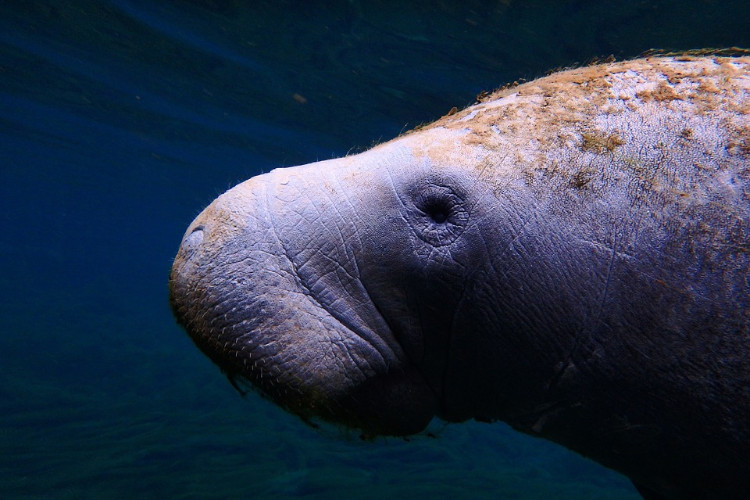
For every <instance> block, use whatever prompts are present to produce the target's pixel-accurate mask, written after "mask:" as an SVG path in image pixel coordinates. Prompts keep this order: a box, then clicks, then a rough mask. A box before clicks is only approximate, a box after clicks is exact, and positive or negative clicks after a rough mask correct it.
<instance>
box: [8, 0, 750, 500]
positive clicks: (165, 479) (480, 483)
mask: <svg viewBox="0 0 750 500" xmlns="http://www.w3.org/2000/svg"><path fill="white" fill-rule="evenodd" d="M247 4H249V2H248V3H247ZM245 5H246V2H241V1H239V0H237V1H231V0H202V1H201V0H192V1H187V0H186V1H181V2H178V1H173V2H167V1H163V2H151V1H126V0H112V1H104V0H100V1H97V0H90V1H86V0H72V1H68V2H53V1H47V2H44V1H33V2H32V1H28V2H25V1H17V0H8V1H6V2H3V3H2V5H0V203H2V210H0V221H2V231H1V232H0V234H1V235H2V237H0V269H1V270H2V272H1V273H0V320H1V321H2V325H3V328H2V333H1V334H0V366H2V369H1V370H0V496H2V498H71V499H73V498H76V499H78V498H321V499H322V498H337V497H340V498H373V499H374V498H389V497H390V498H403V497H408V496H415V497H417V496H418V497H420V498H427V497H428V496H429V497H431V498H472V499H475V498H515V499H536V498H544V499H548V498H570V499H585V498H590V499H594V498H601V499H605V498H606V499H633V498H638V496H637V494H636V493H635V491H634V489H633V488H632V487H631V486H630V484H629V483H628V481H627V480H626V479H625V478H623V477H622V476H620V475H618V474H616V473H614V472H611V471H608V470H606V469H604V468H602V467H601V466H599V465H597V464H594V463H592V462H590V461H587V460H585V459H584V458H582V457H580V456H577V455H575V454H573V453H571V452H568V451H566V450H564V449H562V448H560V447H558V446H555V445H552V444H550V443H546V442H543V441H540V440H536V439H533V438H530V437H527V436H523V435H520V434H518V433H515V432H513V431H512V430H509V429H508V428H507V427H505V426H504V425H503V424H492V425H488V424H479V423H473V422H470V423H466V424H460V425H450V426H443V425H441V424H440V423H436V424H435V427H434V429H433V431H434V433H435V434H437V437H436V438H431V437H426V436H420V437H416V438H414V439H412V440H409V441H404V440H396V439H393V440H380V441H375V442H362V441H360V440H359V439H357V437H356V436H355V435H347V434H346V433H341V432H338V431H335V430H331V429H324V430H315V429H312V428H310V427H308V426H306V425H304V424H302V423H301V422H300V421H299V420H297V419H296V418H294V417H292V416H290V415H287V414H285V413H283V412H282V411H281V410H279V409H277V408H276V407H274V406H272V405H270V404H269V403H267V402H265V401H263V400H262V399H260V398H259V397H256V396H254V395H252V394H251V395H248V396H247V397H244V398H243V397H240V396H239V395H238V394H237V393H236V392H235V391H234V389H232V387H231V386H230V385H229V384H228V383H227V381H226V380H224V378H223V377H222V375H221V374H220V373H219V371H218V369H216V368H215V367H214V366H213V365H212V364H211V363H210V362H209V361H208V360H207V359H206V358H205V357H203V356H202V355H201V354H200V353H199V352H198V350H197V349H196V348H195V347H194V346H193V345H192V344H191V343H190V341H189V340H188V338H187V336H186V335H185V334H184V333H183V332H182V331H181V330H180V329H179V328H178V327H177V326H176V324H175V323H174V320H173V319H172V317H171V313H170V311H169V306H168V302H167V287H166V280H167V274H168V271H169V267H170V264H171V259H172V257H173V255H174V253H175V252H176V250H177V245H178V243H179V241H180V238H181V236H182V233H183V231H184V230H185V228H186V227H187V224H188V223H189V222H190V221H191V220H192V218H193V217H194V216H195V215H197V213H198V212H199V211H200V210H201V209H202V208H203V207H204V206H205V205H206V204H208V203H209V202H210V201H211V200H212V199H213V198H214V197H215V196H216V195H218V194H219V193H221V192H222V191H224V190H225V189H227V188H229V187H230V186H232V185H233V184H235V183H237V182H239V181H242V180H244V179H245V178H247V177H250V176H252V175H255V174H258V173H260V172H263V171H268V170H270V169H271V168H274V167H277V166H287V165H294V164H299V163H306V162H310V161H314V160H318V159H326V158H331V157H334V156H340V155H343V154H346V153H347V152H352V151H355V152H356V151H359V150H362V149H366V148H367V147H369V146H370V145H372V144H373V143H375V142H379V141H383V140H387V139H390V138H392V137H394V136H396V135H398V134H399V133H400V132H401V131H403V130H405V129H409V128H411V127H413V126H415V125H418V124H419V123H422V122H428V121H431V120H433V119H435V118H437V117H439V116H441V115H442V114H444V113H445V112H446V111H448V110H449V109H450V108H451V107H453V106H464V105H467V104H470V103H471V102H472V101H473V98H474V96H475V95H476V94H477V93H479V92H480V91H482V90H488V89H492V88H494V87H498V86H500V85H502V84H503V83H506V82H510V81H514V80H517V79H521V78H526V79H531V78H533V77H536V76H540V75H543V74H544V73H545V72H546V71H547V70H550V69H553V68H556V67H564V66H568V65H572V64H575V63H584V62H586V61H589V60H591V59H592V58H594V57H606V56H608V55H610V54H612V55H614V56H615V57H617V58H627V57H632V56H635V55H637V54H639V53H641V52H642V51H644V50H647V49H649V48H663V49H690V48H697V47H726V46H744V47H748V46H750V29H749V28H750V7H748V2H746V1H744V0H743V1H740V0H736V1H723V2H719V1H713V0H700V1H698V0H689V1H677V0H675V1H651V2H649V1H639V2H585V1H572V0H569V1H565V0H561V1H557V2H543V1H525V2H520V1H519V2H516V1H513V0H505V1H499V2H478V1H475V2H473V1H465V2H364V1H354V0H353V1H349V2H334V3H332V2H292V1H279V2H270V1H269V2H254V3H252V7H248V6H245Z"/></svg>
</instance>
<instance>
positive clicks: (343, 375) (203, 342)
mask: <svg viewBox="0 0 750 500" xmlns="http://www.w3.org/2000/svg"><path fill="white" fill-rule="evenodd" d="M269 175H272V174H269ZM263 177H265V176H263ZM263 181H264V179H263V178H255V179H253V180H252V182H250V181H248V182H246V183H243V184H241V185H239V186H237V187H235V188H233V189H232V190H230V191H228V192H227V193H225V194H224V195H222V196H220V197H219V198H218V199H217V200H216V201H214V203H212V204H211V205H210V206H209V207H208V208H207V209H206V210H204V212H203V213H201V214H200V215H199V216H198V217H197V218H196V220H195V221H194V222H193V223H192V224H191V226H190V227H189V228H188V232H187V233H186V236H185V237H184V239H183V242H182V244H181V246H180V249H179V251H178V254H177V257H176V258H175V262H174V265H173V268H172V272H171V275H170V302H171V306H172V310H173V312H174V314H175V316H176V318H177V321H178V323H179V324H180V325H182V326H183V327H184V328H185V330H186V331H187V333H188V334H189V335H190V337H191V338H192V340H193V341H194V342H195V344H196V345H197V346H198V347H199V348H200V349H201V351H203V352H204V354H206V355H207V356H208V357H209V358H210V359H211V360H213V361H214V363H216V364H217V365H218V366H219V367H220V368H221V370H222V371H223V372H224V373H225V374H226V375H227V376H228V378H229V380H230V381H231V382H232V383H233V384H234V385H235V386H237V387H240V386H242V387H244V386H245V385H246V384H245V382H248V383H249V384H250V385H251V386H252V387H254V388H255V389H257V390H258V391H259V392H260V393H261V394H263V395H264V396H266V397H268V398H270V399H271V400H273V401H274V402H276V403H277V404H279V405H280V406H282V407H283V408H285V409H287V410H288V411H291V412H293V413H295V414H297V415H299V416H301V417H302V418H303V419H310V418H312V417H320V418H322V419H324V420H327V421H331V422H333V423H337V424H342V425H345V426H347V427H354V428H358V429H361V430H362V431H363V432H364V433H365V434H366V435H407V434H413V433H416V432H419V431H421V430H423V429H424V428H425V427H426V426H427V424H428V423H429V421H430V420H431V419H432V417H433V415H434V413H435V407H436V403H435V397H434V395H433V393H432V391H430V389H429V388H428V386H427V384H426V383H425V382H424V380H423V378H422V376H421V375H420V374H419V373H418V372H417V370H415V369H414V368H413V367H412V366H411V365H410V364H409V363H408V362H407V361H406V357H405V356H404V355H403V353H402V352H398V351H397V350H394V348H393V347H392V346H394V344H393V343H392V340H390V339H389V338H388V336H389V335H390V332H389V330H388V326H387V325H386V324H385V322H384V320H383V319H382V317H379V313H377V311H370V310H367V309H366V308H363V307H359V308H357V307H355V306H350V305H347V304H348V303H349V302H347V300H350V301H351V300H354V302H353V303H354V304H355V305H356V304H361V303H362V302H363V301H364V300H365V299H366V294H365V295H359V296H358V295H357V294H362V293H364V292H363V291H362V290H360V289H359V288H357V286H356V284H354V283H353V282H351V281H345V279H344V277H342V275H341V273H345V271H346V270H345V269H344V268H343V267H341V266H339V267H337V268H336V269H335V270H334V271H332V272H328V270H327V269H323V271H322V272H321V271H320V267H321V265H320V263H319V262H317V261H315V258H316V257H315V256H316V255H320V252H317V253H316V252H315V251H313V250H309V248H310V245H311V243H310V242H307V243H299V242H295V241H292V242H291V243H289V241H290V240H293V238H291V237H290V230H291V229H293V228H291V229H290V227H288V224H287V226H284V225H283V224H284V222H282V221H281V220H280V218H279V217H278V216H276V215H274V216H271V215H270V213H274V214H277V213H278V212H279V210H281V208H279V207H273V206H269V203H268V199H269V195H268V193H267V189H268V187H267V186H268V185H269V184H271V183H270V182H263ZM274 185H278V183H274ZM277 198H278V196H277ZM282 208H283V207H282ZM314 244H318V243H316V242H313V243H312V245H314ZM295 245H301V246H299V247H296V246H295ZM327 257H330V251H329V253H328V255H327ZM316 266H317V267H316ZM316 273H317V274H316ZM337 273H338V274H337ZM362 297H364V298H362ZM345 298H346V299H345ZM373 309H374V306H373ZM363 311H364V312H363ZM368 311H369V312H368ZM395 348H396V349H398V346H397V345H395Z"/></svg>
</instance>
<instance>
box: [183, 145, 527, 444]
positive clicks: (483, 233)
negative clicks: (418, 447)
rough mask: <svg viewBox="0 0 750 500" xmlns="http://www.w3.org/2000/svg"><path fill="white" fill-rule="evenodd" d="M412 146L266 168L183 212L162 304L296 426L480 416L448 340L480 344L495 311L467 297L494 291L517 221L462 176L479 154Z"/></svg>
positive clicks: (403, 423) (396, 424)
mask: <svg viewBox="0 0 750 500" xmlns="http://www.w3.org/2000/svg"><path fill="white" fill-rule="evenodd" d="M461 135H463V134H460V133H455V132H450V133H445V132H440V133H438V134H436V135H435V137H434V138H433V139H434V140H437V139H438V136H441V137H439V139H440V143H441V144H454V142H455V141H454V139H455V138H457V137H459V136H461ZM451 136H455V137H451ZM412 142H413V143H412ZM422 143H423V141H422V140H421V139H419V138H417V140H416V141H411V140H410V139H409V138H408V137H407V138H404V140H403V141H401V142H397V143H390V144H387V145H384V146H381V147H378V148H375V149H373V150H370V151H368V152H366V153H364V154H361V155H358V156H355V157H347V158H341V159H337V160H331V161H325V162H320V163H316V164H312V165H307V166H301V167H294V168H286V169H279V170H275V171H273V172H271V173H269V174H265V175H262V176H258V177H255V178H253V179H250V180H249V181H246V182H244V183H242V184H240V185H238V186H236V187H235V188H233V189H231V190H230V191H228V192H227V193H225V194H223V195H222V196H220V197H219V198H218V199H217V200H215V201H214V202H213V203H212V204H211V205H210V206H209V207H208V208H206V209H205V210H204V212H203V213H202V214H200V215H199V216H198V217H197V218H196V219H195V221H194V222H193V223H192V224H191V226H190V228H189V229H188V231H187V233H186V236H185V238H184V240H183V243H182V245H181V247H180V250H179V253H178V255H177V258H176V260H175V264H174V268H173V271H172V275H171V280H170V284H171V300H172V305H173V308H174V311H175V313H176V315H177V317H178V319H179V321H180V323H182V324H183V325H184V326H185V328H186V330H187V331H188V332H189V333H190V335H191V337H192V338H193V340H194V341H195V342H196V344H197V345H198V346H199V347H200V348H201V349H202V350H203V351H204V352H205V353H206V354H207V355H208V356H209V357H211V359H213V360H214V361H215V362H216V363H217V364H218V365H219V366H220V367H221V368H222V369H223V370H224V371H225V372H226V373H227V374H228V375H229V376H230V377H231V378H233V379H246V380H248V381H250V382H252V384H253V385H255V386H256V387H258V388H259V389H260V390H261V391H262V393H264V394H265V395H267V396H269V397H270V398H271V399H273V400H274V401H276V402H278V403H279V404H281V405H282V406H284V407H285V408H287V409H289V410H291V411H293V412H295V413H298V414H300V415H301V416H303V417H310V416H320V417H323V418H325V419H327V420H331V421H334V422H340V423H343V424H346V425H347V426H353V427H357V428H361V429H362V430H363V431H365V432H366V433H372V434H396V435H401V434H410V433H414V432H417V431H420V430H421V429H423V428H424V427H425V426H426V425H427V423H428V422H429V421H430V419H431V418H432V417H433V416H435V415H439V416H441V417H443V418H445V419H448V420H461V419H465V418H468V417H470V416H477V415H476V414H475V413H474V409H473V408H469V407H467V406H466V401H470V402H471V403H470V406H476V407H477V408H481V406H482V402H481V399H482V398H484V397H486V394H485V393H484V391H483V390H482V388H481V387H476V384H475V383H474V381H475V380H476V377H479V379H480V380H481V378H482V377H483V376H482V374H481V370H477V369H476V368H477V367H476V364H477V363H476V362H475V361H468V360H469V358H471V357H473V356H475V355H476V354H477V348H479V349H481V346H477V345H476V342H472V344H471V345H467V346H463V347H461V343H462V342H464V341H465V340H464V339H463V338H462V335H461V334H460V333H458V334H457V333H456V332H463V331H464V330H465V329H467V328H468V329H470V330H471V334H472V335H476V333H477V331H479V330H481V329H482V326H481V322H482V319H484V320H489V318H488V317H486V316H487V315H492V314H495V313H494V312H493V311H491V310H490V309H489V308H487V307H482V306H481V304H479V301H480V300H481V299H478V298H477V294H480V295H482V294H484V295H487V294H492V295H495V294H496V292H495V291H493V290H492V289H491V286H492V285H491V283H490V273H491V272H492V269H491V260H490V259H489V256H488V252H490V251H491V249H490V248H488V244H489V243H488V240H489V239H490V238H493V234H492V233H496V232H498V231H511V230H512V229H513V226H514V224H516V225H518V224H520V223H521V221H520V217H519V214H518V213H516V212H514V211H513V210H512V209H510V210H509V209H507V208H503V207H501V206H499V204H498V203H497V200H496V196H495V195H494V194H493V192H492V190H491V189H489V188H488V186H487V185H486V184H485V183H479V182H478V180H477V179H478V175H479V173H480V171H479V170H478V169H467V168H466V167H465V165H466V158H465V156H464V155H465V154H478V152H477V151H474V150H473V149H472V148H465V149H464V150H455V151H450V152H447V153H446V152H439V151H420V150H419V149H420V147H421V144H422ZM428 153H432V154H428ZM479 160H480V159H477V161H479ZM498 219H503V220H504V223H503V225H502V226H503V227H500V226H497V225H496V224H495V222H494V221H496V220H498ZM488 226H489V227H488ZM493 274H494V273H493ZM493 279H494V278H493ZM483 300H484V301H486V300H487V297H485V298H484V299H483ZM477 315H481V316H479V317H477ZM475 330H476V331H475ZM497 363H506V364H508V360H505V361H504V360H503V359H502V358H500V359H497ZM493 364H494V363H493ZM485 380H486V378H485Z"/></svg>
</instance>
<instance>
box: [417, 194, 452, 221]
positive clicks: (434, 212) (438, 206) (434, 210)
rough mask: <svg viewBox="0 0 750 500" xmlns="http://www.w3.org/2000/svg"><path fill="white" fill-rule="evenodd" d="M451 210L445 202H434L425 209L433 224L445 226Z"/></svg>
mask: <svg viewBox="0 0 750 500" xmlns="http://www.w3.org/2000/svg"><path fill="white" fill-rule="evenodd" d="M450 210H451V207H450V205H449V204H448V203H445V202H444V201H443V200H434V201H432V202H430V203H428V204H427V206H426V207H425V208H424V211H425V213H426V214H427V216H428V217H429V218H430V219H432V222H434V223H435V224H444V223H445V222H446V221H447V220H448V216H449V215H450Z"/></svg>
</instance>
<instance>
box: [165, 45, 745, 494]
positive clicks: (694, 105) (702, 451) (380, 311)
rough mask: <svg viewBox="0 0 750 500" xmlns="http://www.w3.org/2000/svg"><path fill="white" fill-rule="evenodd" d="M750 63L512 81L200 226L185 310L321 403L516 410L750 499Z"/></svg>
mask: <svg viewBox="0 0 750 500" xmlns="http://www.w3.org/2000/svg"><path fill="white" fill-rule="evenodd" d="M749 74H750V59H748V58H739V59H721V58H687V57H683V58H678V59H658V58H653V59H647V60H636V61H629V62H625V63H616V64H609V65H602V66H595V67H588V68H581V69H577V70H571V71H567V72H563V73H558V74H554V75H551V76H549V77H546V78H543V79H540V80H537V81H534V82H530V83H527V84H525V85H522V86H519V87H514V88H511V89H507V90H504V91H501V92H499V93H498V94H496V95H494V96H492V97H490V98H489V99H487V100H484V101H483V102H482V103H480V104H477V105H475V106H473V107H470V108H468V109H466V110H464V111H461V112H459V113H455V114H453V115H451V116H447V117H444V118H443V119H441V120H439V121H438V122H436V123H434V124H432V125H430V126H428V127H425V128H423V129H421V130H418V131H415V132H412V133H410V134H407V135H405V136H402V137H400V138H397V139H395V140H393V141H391V142H388V143H386V144H382V145H380V146H377V147H375V148H373V149H372V150H370V151H367V152H365V153H362V154H360V155H356V156H350V157H346V158H341V159H336V160H330V161H324V162H319V163H315V164H311V165H305V166H300V167H294V168H286V169H279V170H275V171H273V172H271V173H269V174H265V175H261V176H258V177H256V178H253V179H250V180H248V181H246V182H244V183H242V184H240V185H238V186H237V187H235V188H233V189H231V190H229V191H228V192H227V193H225V194H223V195H222V196H220V197H219V198H218V199H217V200H216V201H214V202H213V203H212V204H211V205H210V206H209V207H208V208H206V209H205V210H204V211H203V213H201V214H200V215H199V216H198V217H197V218H196V219H195V221H194V222H193V223H192V224H191V225H190V227H189V228H188V231H187V233H186V235H185V238H184V239H183V241H182V245H181V247H180V250H179V253H178V255H177V258H176V260H175V263H174V267H173V269H172V274H171V277H170V289H171V302H172V307H173V309H174V312H175V314H176V316H177V318H178V321H179V322H180V323H181V324H182V325H183V326H184V327H185V329H186V330H187V331H188V333H189V334H190V336H191V337H192V338H193V340H194V341H195V343H196V344H197V345H198V347H199V348H200V349H201V350H203V352H205V353H206V354H207V355H208V356H209V357H210V358H211V359H212V360H213V361H214V362H216V363H217V364H218V365H219V366H220V367H221V368H222V369H223V370H224V371H225V372H226V373H227V374H229V376H230V378H231V379H232V380H234V381H238V380H246V381H249V382H251V383H252V384H253V385H254V386H256V387H257V388H258V389H259V390H260V391H261V392H262V393H264V394H265V395H267V396H268V397H270V398H272V399H273V400H274V401H276V402H277V403H278V404H280V405H282V406H283V407H285V408H287V409H288V410H290V411H292V412H295V413H297V414H299V415H301V416H302V417H304V418H308V417H322V418H323V419H326V420H329V421H333V422H337V423H341V424H344V425H346V426H351V427H355V428H359V429H361V430H362V431H363V432H364V433H365V434H366V435H371V436H372V435H380V434H390V435H405V434H410V433H415V432H418V431H420V430H422V429H423V428H424V427H425V426H426V425H427V423H428V422H429V421H430V420H431V419H432V418H433V417H435V416H437V417H440V418H442V419H445V420H448V421H456V422H457V421H463V420H467V419H472V418H473V419H478V420H486V421H491V420H504V421H506V422H508V423H510V424H511V425H512V426H514V427H515V428H516V429H519V430H521V431H523V432H527V433H530V434H533V435H537V436H541V437H544V438H547V439H550V440H553V441H556V442H558V443H561V444H563V445H565V446H567V447H569V448H571V449H573V450H576V451H578V452H580V453H582V454H584V455H586V456H589V457H592V458H593V459H595V460H597V461H599V462H601V463H602V464H604V465H606V466H609V467H612V468H614V469H616V470H619V471H621V472H623V473H625V474H626V475H628V476H629V477H630V478H631V479H632V480H633V481H634V483H636V485H637V486H638V487H639V489H640V490H641V491H642V492H643V493H644V495H645V496H649V497H661V496H663V497H668V498H687V497H702V496H705V497H709V496H711V497H712V498H731V497H740V496H743V493H744V494H750V489H749V488H750V333H749V323H750V312H749V311H750V299H749V295H750V284H749V282H748V281H749V279H750V278H749V277H748V273H749V271H748V269H749V267H750V259H749V250H750V249H749V243H748V240H749V239H750V158H749V157H750V117H749V116H750V115H749V113H750V103H749V99H748V94H749V93H750V76H749Z"/></svg>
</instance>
